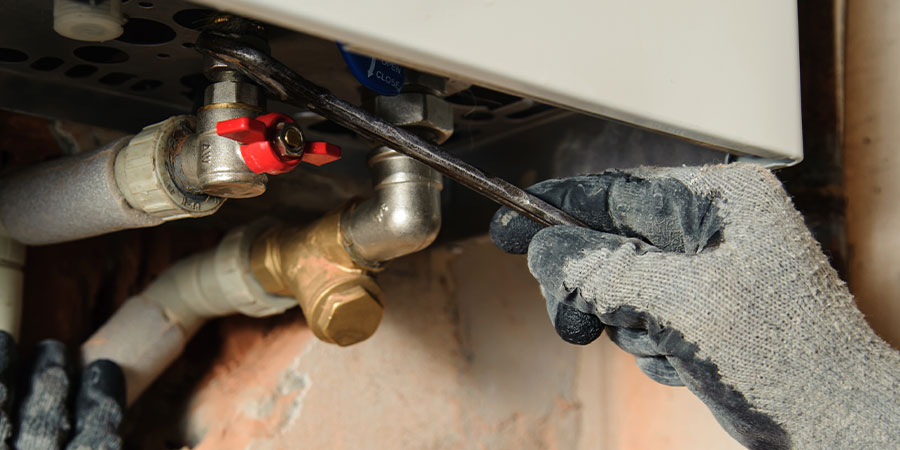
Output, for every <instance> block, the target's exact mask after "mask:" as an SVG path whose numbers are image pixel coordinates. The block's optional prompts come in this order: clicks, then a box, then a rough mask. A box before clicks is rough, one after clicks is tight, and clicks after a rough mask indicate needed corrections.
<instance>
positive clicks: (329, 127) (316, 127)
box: [307, 120, 355, 136]
mask: <svg viewBox="0 0 900 450" xmlns="http://www.w3.org/2000/svg"><path fill="white" fill-rule="evenodd" d="M307 128H308V129H310V130H312V131H318V132H319V133H327V134H343V135H347V136H354V135H355V133H354V132H352V131H350V130H348V129H346V128H344V127H342V126H340V125H338V124H336V123H334V122H332V121H330V120H323V121H321V122H316V123H314V124H312V125H310V126H308V127H307Z"/></svg>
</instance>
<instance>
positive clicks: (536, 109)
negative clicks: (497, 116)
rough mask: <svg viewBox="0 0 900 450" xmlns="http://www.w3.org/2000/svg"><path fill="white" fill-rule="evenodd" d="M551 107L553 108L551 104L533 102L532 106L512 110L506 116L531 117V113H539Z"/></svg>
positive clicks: (511, 117)
mask: <svg viewBox="0 0 900 450" xmlns="http://www.w3.org/2000/svg"><path fill="white" fill-rule="evenodd" d="M551 109H553V107H552V106H549V105H542V104H540V103H538V104H535V105H534V106H532V107H531V108H528V109H523V110H522V111H519V112H514V113H512V114H510V115H508V116H506V117H508V118H510V119H524V118H526V117H531V116H533V115H536V114H540V113H542V112H544V111H549V110H551Z"/></svg>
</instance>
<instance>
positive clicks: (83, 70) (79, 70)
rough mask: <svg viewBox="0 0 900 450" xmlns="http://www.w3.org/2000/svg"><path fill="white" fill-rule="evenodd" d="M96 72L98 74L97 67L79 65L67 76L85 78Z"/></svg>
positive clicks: (68, 71) (69, 71) (72, 68)
mask: <svg viewBox="0 0 900 450" xmlns="http://www.w3.org/2000/svg"><path fill="white" fill-rule="evenodd" d="M95 72H97V68H96V67H94V66H92V65H90V64H79V65H77V66H72V67H71V68H70V69H69V70H67V71H66V76H67V77H69V78H84V77H89V76H91V75H93V74H94V73H95Z"/></svg>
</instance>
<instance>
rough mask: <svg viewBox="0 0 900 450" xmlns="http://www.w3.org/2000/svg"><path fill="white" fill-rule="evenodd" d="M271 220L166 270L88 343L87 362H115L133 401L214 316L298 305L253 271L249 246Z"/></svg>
mask: <svg viewBox="0 0 900 450" xmlns="http://www.w3.org/2000/svg"><path fill="white" fill-rule="evenodd" d="M266 226H267V225H266V224H265V223H262V222H257V223H255V224H252V225H249V226H246V227H241V228H238V229H235V230H233V231H232V232H230V233H229V234H228V235H227V236H226V237H225V238H224V239H223V240H222V242H221V243H220V244H219V245H218V246H217V247H216V248H215V249H213V250H211V251H208V252H205V253H201V254H198V255H194V256H191V257H189V258H187V259H184V260H182V261H180V262H178V263H177V264H175V265H174V266H172V267H170V268H169V269H168V270H166V271H165V272H163V274H162V275H160V276H159V277H158V278H157V279H156V280H155V281H154V282H153V283H151V284H150V286H148V287H147V288H146V289H145V290H144V291H143V292H142V293H140V294H138V295H136V296H134V297H131V298H130V299H128V300H126V301H125V303H124V304H123V305H122V307H121V308H119V310H118V311H116V313H115V314H114V315H113V316H112V317H111V318H110V319H109V320H108V321H107V322H106V323H105V324H104V325H103V326H102V327H100V329H99V330H97V331H96V332H95V333H94V334H93V335H92V336H91V337H90V338H89V339H88V340H87V341H85V342H84V344H82V346H81V357H82V362H83V363H84V364H85V365H87V364H90V363H91V362H93V361H96V360H98V359H108V360H111V361H114V362H116V363H117V364H118V365H119V366H120V367H121V368H122V371H123V372H124V373H125V386H126V392H127V395H126V399H127V404H129V405H130V404H132V403H133V402H134V401H135V400H136V399H137V398H138V397H139V396H140V395H141V393H142V392H144V390H145V389H147V387H148V386H150V384H151V383H153V381H154V380H155V379H156V378H157V377H158V376H159V374H160V373H162V372H163V370H165V369H166V367H168V366H169V365H170V364H171V363H172V362H173V361H174V360H175V359H176V358H178V356H179V355H180V354H181V352H182V351H183V350H184V346H185V345H186V344H187V342H188V340H189V339H190V338H191V337H192V336H193V335H194V333H196V332H197V330H199V329H200V327H201V326H202V325H203V324H204V323H205V322H206V321H207V320H209V319H211V318H213V317H217V316H224V315H228V314H234V313H242V314H245V315H248V316H253V317H262V316H267V315H272V314H278V313H281V312H284V311H285V310H287V309H289V308H291V307H293V306H296V305H297V301H296V300H294V299H293V298H290V297H281V296H277V295H271V294H268V293H267V292H266V291H265V290H263V288H262V286H260V284H259V283H258V282H257V281H256V278H254V276H253V274H252V271H251V269H250V247H251V245H252V243H253V241H254V239H255V238H256V236H258V235H259V234H260V233H261V232H262V230H263V229H264V228H265V227H266Z"/></svg>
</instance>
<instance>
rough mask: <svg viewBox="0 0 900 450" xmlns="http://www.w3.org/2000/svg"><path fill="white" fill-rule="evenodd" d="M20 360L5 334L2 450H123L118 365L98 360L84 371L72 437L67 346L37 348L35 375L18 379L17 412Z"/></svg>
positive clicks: (0, 385)
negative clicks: (120, 429)
mask: <svg viewBox="0 0 900 450" xmlns="http://www.w3.org/2000/svg"><path fill="white" fill-rule="evenodd" d="M16 359H17V358H16V344H15V341H14V340H13V338H12V336H10V335H9V334H8V333H6V332H3V331H0V449H6V448H16V449H21V450H38V449H40V450H42V449H59V448H66V449H69V450H88V449H90V450H113V449H121V448H122V440H121V439H120V438H119V436H118V434H117V432H116V430H117V428H118V426H119V424H120V423H121V422H122V413H123V411H124V405H125V378H124V375H123V374H122V370H121V369H120V368H119V366H118V365H116V364H115V363H113V362H111V361H107V360H99V361H95V362H93V363H91V364H89V365H88V366H87V367H85V368H84V370H83V371H82V372H81V377H80V378H81V380H80V387H79V388H78V391H77V394H76V397H75V399H74V408H75V414H74V425H75V429H74V433H73V430H72V421H71V417H70V415H69V405H70V404H72V400H73V399H71V398H70V391H71V390H72V387H73V386H72V384H73V381H75V379H74V377H73V370H72V364H71V362H70V361H69V358H68V355H67V353H66V348H65V345H63V344H62V343H61V342H58V341H53V340H46V341H43V342H41V343H40V344H38V346H37V348H36V349H35V356H34V363H33V364H32V367H31V368H30V371H28V372H27V374H23V375H25V376H21V377H18V378H20V380H18V381H19V382H20V383H21V384H22V386H21V388H20V389H19V390H18V395H20V396H21V397H20V399H19V400H20V402H19V403H18V408H16V407H15V406H16V405H15V404H14V403H15V400H16V399H15V398H14V397H15V395H13V393H14V391H15V389H14V388H13V386H14V385H15V384H16V381H17V379H16V378H17V375H18V374H17V365H18V364H17V361H16ZM16 410H17V411H18V414H16V413H14V411H16ZM70 437H71V439H70Z"/></svg>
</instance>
